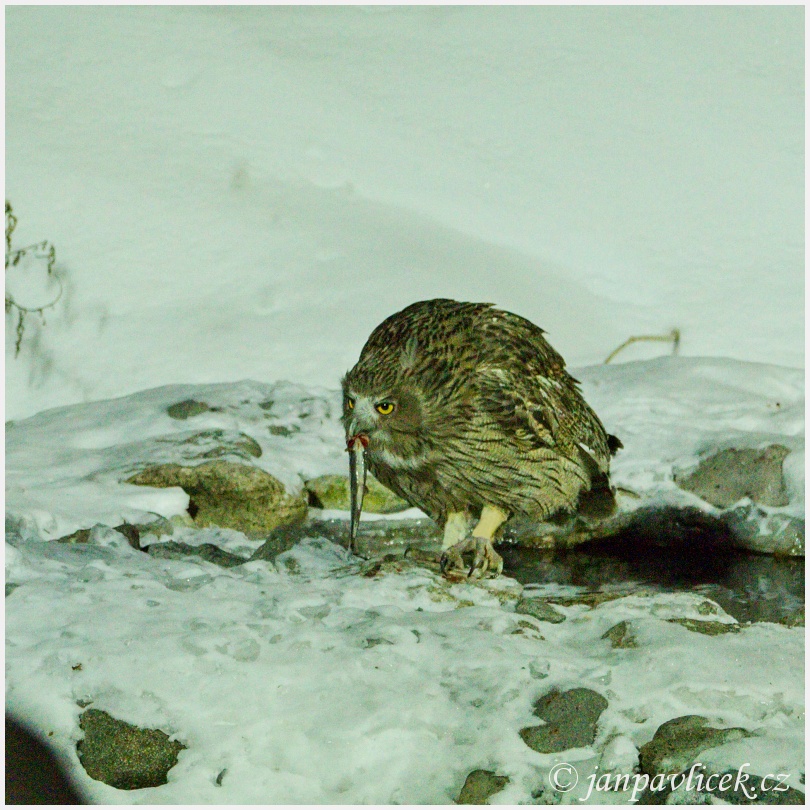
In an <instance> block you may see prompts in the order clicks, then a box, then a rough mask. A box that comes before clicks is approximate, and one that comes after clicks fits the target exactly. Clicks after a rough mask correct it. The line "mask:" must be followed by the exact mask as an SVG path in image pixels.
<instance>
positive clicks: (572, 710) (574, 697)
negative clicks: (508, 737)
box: [520, 687, 608, 754]
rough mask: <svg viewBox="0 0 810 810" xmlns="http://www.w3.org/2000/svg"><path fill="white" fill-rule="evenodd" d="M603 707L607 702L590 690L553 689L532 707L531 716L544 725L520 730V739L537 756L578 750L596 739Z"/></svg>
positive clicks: (605, 706) (606, 705)
mask: <svg viewBox="0 0 810 810" xmlns="http://www.w3.org/2000/svg"><path fill="white" fill-rule="evenodd" d="M607 707H608V702H607V700H605V698H604V697H602V695H600V694H599V693H598V692H594V691H593V690H591V689H584V688H582V687H580V688H577V689H569V690H568V691H567V692H558V691H556V690H554V691H552V692H549V693H548V694H547V695H544V696H543V697H541V698H540V699H539V700H538V701H537V702H536V703H535V704H534V713H535V714H536V715H537V716H538V717H539V718H540V719H541V720H545V723H546V724H545V725H543V726H530V727H528V728H523V729H521V730H520V736H521V738H522V739H523V742H525V743H526V745H528V746H529V748H531V749H533V750H534V751H538V752H539V753H541V754H553V753H558V752H560V751H567V750H568V749H569V748H582V747H584V746H587V745H591V744H592V743H593V741H594V740H595V739H596V725H597V723H598V722H599V717H600V715H601V714H602V712H603V711H604V710H605V709H606V708H607Z"/></svg>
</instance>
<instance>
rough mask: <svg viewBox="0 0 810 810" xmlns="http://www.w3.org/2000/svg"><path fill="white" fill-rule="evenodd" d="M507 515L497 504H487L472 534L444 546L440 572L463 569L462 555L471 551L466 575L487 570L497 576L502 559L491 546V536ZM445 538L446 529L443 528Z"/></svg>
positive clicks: (474, 575) (480, 574)
mask: <svg viewBox="0 0 810 810" xmlns="http://www.w3.org/2000/svg"><path fill="white" fill-rule="evenodd" d="M508 517H509V514H508V513H507V512H504V511H503V510H502V509H499V508H498V507H497V506H490V505H489V504H487V505H486V506H484V508H483V509H482V510H481V519H480V520H479V521H478V523H477V524H476V526H475V528H474V529H473V532H472V536H471V537H468V538H466V539H463V540H460V541H459V542H457V543H454V544H453V545H452V546H450V547H449V548H445V550H444V552H443V553H442V557H441V569H442V573H444V572H446V571H447V570H448V569H450V568H461V569H462V570H463V569H464V567H465V566H464V560H463V557H462V555H463V554H465V553H466V552H469V551H472V552H473V553H474V556H473V562H472V565H471V566H470V570H469V572H468V573H467V576H468V577H482V576H484V574H485V573H486V572H487V571H490V572H492V573H493V574H494V576H498V574H500V573H501V571H502V570H503V559H502V558H501V555H500V554H498V552H497V551H495V549H494V548H493V547H492V538H493V537H494V535H495V532H496V531H497V530H498V528H499V527H500V526H501V524H502V523H503V522H504V521H505V520H506V519H507V518H508ZM445 539H447V530H446V528H445Z"/></svg>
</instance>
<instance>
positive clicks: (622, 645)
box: [602, 621, 638, 650]
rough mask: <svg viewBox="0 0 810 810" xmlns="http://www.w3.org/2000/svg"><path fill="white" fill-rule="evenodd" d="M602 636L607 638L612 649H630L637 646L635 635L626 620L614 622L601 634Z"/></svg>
mask: <svg viewBox="0 0 810 810" xmlns="http://www.w3.org/2000/svg"><path fill="white" fill-rule="evenodd" d="M602 638H603V639H607V640H608V641H609V642H610V646H611V647H613V649H614V650H632V649H635V648H636V647H638V641H637V640H636V636H635V634H634V633H633V630H632V629H631V627H630V623H629V622H626V621H623V622H619V623H618V624H614V625H613V627H611V628H610V630H608V631H607V632H606V633H604V634H603V635H602Z"/></svg>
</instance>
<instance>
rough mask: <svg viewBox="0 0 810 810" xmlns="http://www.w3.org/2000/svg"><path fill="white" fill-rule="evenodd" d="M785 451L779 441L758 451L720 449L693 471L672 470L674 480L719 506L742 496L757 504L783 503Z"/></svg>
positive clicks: (733, 501)
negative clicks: (684, 472) (685, 472)
mask: <svg viewBox="0 0 810 810" xmlns="http://www.w3.org/2000/svg"><path fill="white" fill-rule="evenodd" d="M789 453H790V450H788V448H787V447H785V446H784V445H782V444H771V445H769V446H768V447H766V448H764V449H762V450H755V449H752V448H745V449H742V450H736V449H734V448H730V449H728V450H721V451H720V452H719V453H715V454H714V455H713V456H710V457H709V458H706V459H704V460H703V461H701V462H700V464H699V465H698V467H697V469H696V470H695V471H694V472H691V473H689V474H687V475H685V474H683V473H680V472H678V473H676V474H675V483H676V484H677V485H678V486H679V487H680V488H681V489H685V490H687V491H688V492H692V493H693V494H695V495H697V496H698V497H699V498H702V499H703V500H704V501H706V502H707V503H710V504H712V506H716V507H718V508H720V509H725V508H727V507H729V506H733V505H734V504H735V503H737V502H738V501H740V500H742V499H743V498H750V499H751V500H752V501H753V502H754V503H756V504H759V505H761V506H787V505H788V503H789V499H788V496H787V491H786V490H785V481H784V477H783V475H782V462H783V461H784V460H785V458H787V456H788V454H789Z"/></svg>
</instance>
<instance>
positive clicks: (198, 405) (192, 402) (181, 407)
mask: <svg viewBox="0 0 810 810" xmlns="http://www.w3.org/2000/svg"><path fill="white" fill-rule="evenodd" d="M210 410H211V408H210V407H209V406H208V405H206V404H205V403H204V402H197V400H196V399H184V400H183V401H182V402H176V403H175V404H174V405H169V407H168V408H166V413H168V414H169V416H171V418H172V419H190V418H191V417H192V416H199V415H200V414H201V413H205V412H206V411H210Z"/></svg>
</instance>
